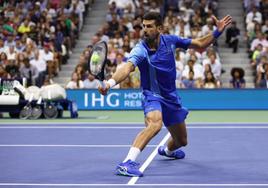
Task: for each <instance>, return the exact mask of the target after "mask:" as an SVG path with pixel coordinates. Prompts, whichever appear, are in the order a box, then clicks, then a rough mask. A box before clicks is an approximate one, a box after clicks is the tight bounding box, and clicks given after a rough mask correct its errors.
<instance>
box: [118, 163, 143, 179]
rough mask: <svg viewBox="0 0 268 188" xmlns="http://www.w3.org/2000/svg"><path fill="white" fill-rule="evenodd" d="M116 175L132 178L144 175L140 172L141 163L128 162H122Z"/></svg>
mask: <svg viewBox="0 0 268 188" xmlns="http://www.w3.org/2000/svg"><path fill="white" fill-rule="evenodd" d="M116 174H117V175H122V176H130V177H142V176H143V173H142V172H141V171H139V163H136V162H135V161H131V160H128V161H126V162H122V163H120V164H119V165H117V167H116Z"/></svg>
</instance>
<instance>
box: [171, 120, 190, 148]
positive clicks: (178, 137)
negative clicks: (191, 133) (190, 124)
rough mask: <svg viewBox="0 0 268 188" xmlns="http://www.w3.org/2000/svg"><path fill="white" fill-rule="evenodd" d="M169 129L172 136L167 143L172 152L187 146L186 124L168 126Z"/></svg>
mask: <svg viewBox="0 0 268 188" xmlns="http://www.w3.org/2000/svg"><path fill="white" fill-rule="evenodd" d="M167 129H168V131H169V132H170V135H171V137H170V139H169V140H168V142H167V148H168V149H169V150H170V151H174V150H176V149H178V148H180V147H182V146H186V145H187V130H186V124H185V122H182V123H179V124H175V125H172V126H168V127H167Z"/></svg>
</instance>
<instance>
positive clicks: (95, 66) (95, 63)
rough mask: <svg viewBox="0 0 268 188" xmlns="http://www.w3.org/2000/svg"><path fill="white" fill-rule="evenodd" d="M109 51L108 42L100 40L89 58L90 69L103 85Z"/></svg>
mask: <svg viewBox="0 0 268 188" xmlns="http://www.w3.org/2000/svg"><path fill="white" fill-rule="evenodd" d="M107 52H108V47H107V44H106V42H104V41H101V42H98V43H96V44H95V45H94V46H93V48H92V51H91V54H90V56H89V59H88V71H89V73H91V74H92V75H93V76H95V78H96V79H98V80H99V81H100V84H101V86H102V87H104V86H105V85H104V83H103V80H104V79H105V66H106V60H107Z"/></svg>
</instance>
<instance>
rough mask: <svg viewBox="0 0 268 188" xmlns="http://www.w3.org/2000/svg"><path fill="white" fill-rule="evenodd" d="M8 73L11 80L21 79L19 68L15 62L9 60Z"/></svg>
mask: <svg viewBox="0 0 268 188" xmlns="http://www.w3.org/2000/svg"><path fill="white" fill-rule="evenodd" d="M6 71H7V73H8V78H10V79H19V78H20V71H19V66H18V65H17V64H16V61H15V60H8V63H7V65H6Z"/></svg>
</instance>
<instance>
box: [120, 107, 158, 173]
mask: <svg viewBox="0 0 268 188" xmlns="http://www.w3.org/2000/svg"><path fill="white" fill-rule="evenodd" d="M149 106H150V108H149ZM148 109H149V110H148ZM151 110H152V111H151ZM145 125H146V127H145V128H144V129H143V130H142V131H141V132H140V133H139V134H138V135H137V136H136V138H135V140H134V142H133V144H132V147H131V148H130V150H129V152H128V155H127V157H126V158H125V160H124V161H123V162H122V163H120V164H119V165H118V166H117V168H116V171H117V174H119V175H125V176H142V175H143V174H142V172H140V171H139V170H138V164H137V163H136V162H135V160H136V158H137V157H138V155H139V154H140V152H141V151H142V150H143V149H144V148H145V146H146V145H147V144H148V142H149V141H150V140H151V139H152V138H153V137H154V136H155V135H156V134H157V133H158V132H159V131H160V130H161V128H162V114H161V105H160V104H159V103H158V102H151V103H150V104H147V105H146V107H145Z"/></svg>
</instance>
